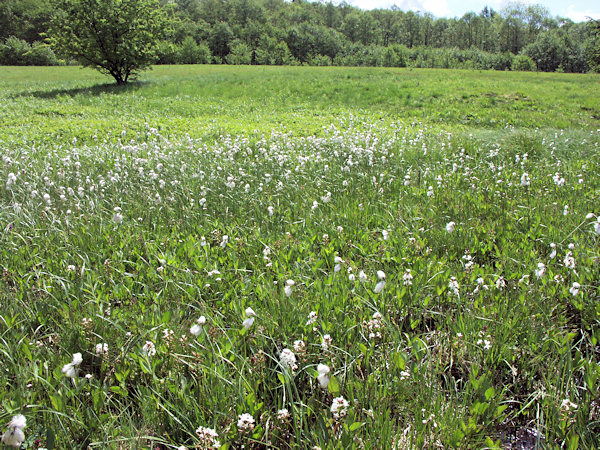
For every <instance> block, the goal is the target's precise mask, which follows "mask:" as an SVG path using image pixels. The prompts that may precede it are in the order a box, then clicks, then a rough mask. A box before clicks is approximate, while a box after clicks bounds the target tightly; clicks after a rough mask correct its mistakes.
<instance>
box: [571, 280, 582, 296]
mask: <svg viewBox="0 0 600 450" xmlns="http://www.w3.org/2000/svg"><path fill="white" fill-rule="evenodd" d="M580 289H581V285H580V284H579V283H578V282H577V281H576V282H574V283H573V286H571V289H569V292H570V293H571V294H573V296H577V295H579V290H580Z"/></svg>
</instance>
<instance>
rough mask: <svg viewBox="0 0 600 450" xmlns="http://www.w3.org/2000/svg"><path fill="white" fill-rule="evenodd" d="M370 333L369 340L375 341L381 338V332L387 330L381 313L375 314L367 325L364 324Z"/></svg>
mask: <svg viewBox="0 0 600 450" xmlns="http://www.w3.org/2000/svg"><path fill="white" fill-rule="evenodd" d="M363 326H365V327H366V328H367V330H368V331H369V339H375V338H380V337H381V330H382V329H383V328H385V323H384V322H383V316H382V315H381V313H380V312H379V311H376V312H374V313H373V317H372V318H371V320H369V321H368V322H367V323H366V324H364V325H363Z"/></svg>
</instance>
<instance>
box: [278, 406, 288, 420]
mask: <svg viewBox="0 0 600 450" xmlns="http://www.w3.org/2000/svg"><path fill="white" fill-rule="evenodd" d="M289 418H290V412H289V411H288V410H287V409H286V408H282V409H280V410H279V411H277V420H279V421H280V422H285V421H286V420H288V419H289Z"/></svg>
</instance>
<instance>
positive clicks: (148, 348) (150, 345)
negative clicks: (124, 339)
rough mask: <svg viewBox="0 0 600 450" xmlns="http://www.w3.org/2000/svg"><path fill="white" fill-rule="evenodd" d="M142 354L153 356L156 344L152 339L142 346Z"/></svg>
mask: <svg viewBox="0 0 600 450" xmlns="http://www.w3.org/2000/svg"><path fill="white" fill-rule="evenodd" d="M142 354H143V355H145V356H154V355H156V346H155V345H154V342H152V341H146V343H145V344H144V345H143V346H142Z"/></svg>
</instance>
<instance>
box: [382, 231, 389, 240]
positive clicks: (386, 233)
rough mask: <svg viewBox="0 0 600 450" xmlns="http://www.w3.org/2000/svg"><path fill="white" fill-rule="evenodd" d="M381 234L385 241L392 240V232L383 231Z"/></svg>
mask: <svg viewBox="0 0 600 450" xmlns="http://www.w3.org/2000/svg"><path fill="white" fill-rule="evenodd" d="M381 234H382V235H383V240H384V241H387V240H388V239H389V238H390V232H389V231H388V230H382V231H381Z"/></svg>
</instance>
